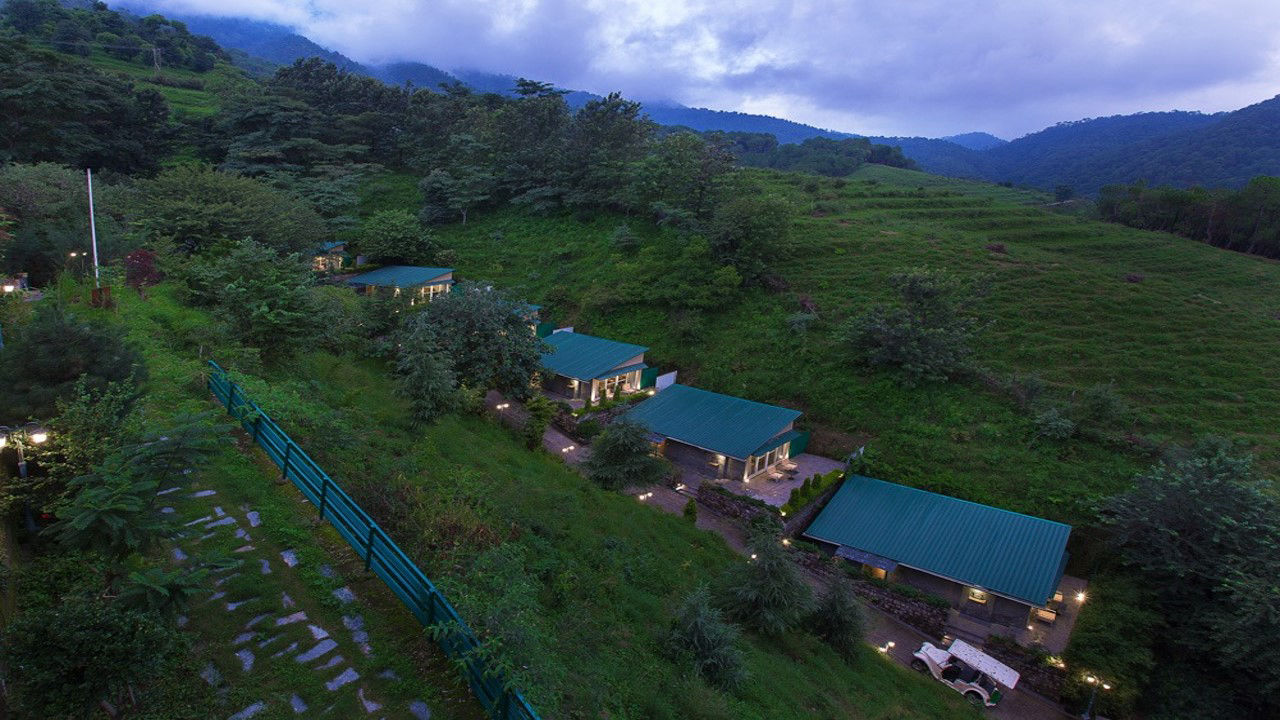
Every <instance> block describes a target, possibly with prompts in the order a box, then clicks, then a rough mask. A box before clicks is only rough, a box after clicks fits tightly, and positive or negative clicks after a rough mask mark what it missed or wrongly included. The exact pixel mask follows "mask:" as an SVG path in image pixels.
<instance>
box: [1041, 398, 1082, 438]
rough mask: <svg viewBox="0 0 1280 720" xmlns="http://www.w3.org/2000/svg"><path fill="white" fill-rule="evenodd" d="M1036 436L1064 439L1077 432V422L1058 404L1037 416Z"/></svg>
mask: <svg viewBox="0 0 1280 720" xmlns="http://www.w3.org/2000/svg"><path fill="white" fill-rule="evenodd" d="M1035 422H1036V437H1037V438H1043V439H1045V440H1053V441H1062V440H1066V439H1067V438H1069V437H1071V436H1072V435H1074V434H1075V431H1076V424H1075V422H1074V421H1072V420H1071V418H1070V417H1068V416H1067V414H1066V413H1065V412H1063V411H1062V410H1061V409H1060V408H1058V407H1056V406H1051V407H1049V408H1046V409H1045V410H1044V411H1043V412H1041V413H1040V414H1039V415H1037V416H1036V420H1035Z"/></svg>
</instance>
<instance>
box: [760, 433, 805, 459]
mask: <svg viewBox="0 0 1280 720" xmlns="http://www.w3.org/2000/svg"><path fill="white" fill-rule="evenodd" d="M801 434H802V433H801V432H800V431H799V430H788V431H786V432H784V433H782V434H781V435H778V436H775V437H773V438H771V439H770V440H768V441H767V442H765V444H763V445H761V446H760V447H758V448H756V449H755V450H752V451H751V454H752V455H763V454H765V453H767V452H769V451H770V450H772V449H774V448H776V447H782V446H783V445H785V444H787V443H789V442H791V441H792V440H795V439H796V438H798V437H800V435H801Z"/></svg>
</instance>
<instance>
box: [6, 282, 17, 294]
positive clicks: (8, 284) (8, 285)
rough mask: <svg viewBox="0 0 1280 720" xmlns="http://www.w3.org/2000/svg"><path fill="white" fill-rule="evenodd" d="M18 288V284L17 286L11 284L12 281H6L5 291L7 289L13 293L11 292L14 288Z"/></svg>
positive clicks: (7, 291)
mask: <svg viewBox="0 0 1280 720" xmlns="http://www.w3.org/2000/svg"><path fill="white" fill-rule="evenodd" d="M17 289H18V286H17V285H13V284H11V283H5V285H4V291H5V292H6V293H11V292H13V291H14V290H17Z"/></svg>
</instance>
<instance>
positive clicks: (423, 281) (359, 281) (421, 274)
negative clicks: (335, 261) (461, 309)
mask: <svg viewBox="0 0 1280 720" xmlns="http://www.w3.org/2000/svg"><path fill="white" fill-rule="evenodd" d="M347 284H348V285H350V286H351V287H354V288H355V289H356V292H358V293H360V294H361V295H373V294H375V293H388V294H391V295H394V296H395V297H400V296H401V295H408V296H409V304H410V305H413V304H416V303H419V302H431V301H432V300H433V299H435V298H436V297H437V296H440V295H443V294H445V293H447V292H449V289H450V288H452V287H453V268H440V267H420V266H418V265H387V266H386V267H380V268H378V269H377V270H371V271H369V272H367V273H363V274H361V275H356V276H355V277H353V278H349V279H348V280H347Z"/></svg>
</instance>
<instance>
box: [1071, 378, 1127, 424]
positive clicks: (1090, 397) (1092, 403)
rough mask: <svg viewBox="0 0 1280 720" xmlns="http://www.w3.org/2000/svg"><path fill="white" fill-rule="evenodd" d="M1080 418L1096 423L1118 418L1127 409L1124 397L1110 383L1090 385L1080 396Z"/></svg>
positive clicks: (1106, 422) (1108, 421)
mask: <svg viewBox="0 0 1280 720" xmlns="http://www.w3.org/2000/svg"><path fill="white" fill-rule="evenodd" d="M1079 409H1080V416H1081V419H1082V420H1084V421H1087V422H1091V423H1094V424H1098V425H1106V424H1108V423H1112V422H1115V421H1116V420H1119V419H1120V418H1121V417H1122V416H1123V415H1124V414H1125V412H1126V411H1127V408H1126V406H1125V402H1124V399H1123V398H1121V397H1120V395H1119V394H1118V393H1117V392H1116V389H1115V385H1113V384H1112V383H1099V384H1097V385H1091V386H1090V387H1089V388H1087V389H1086V390H1085V391H1084V392H1083V393H1082V394H1081V396H1080V402H1079Z"/></svg>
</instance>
